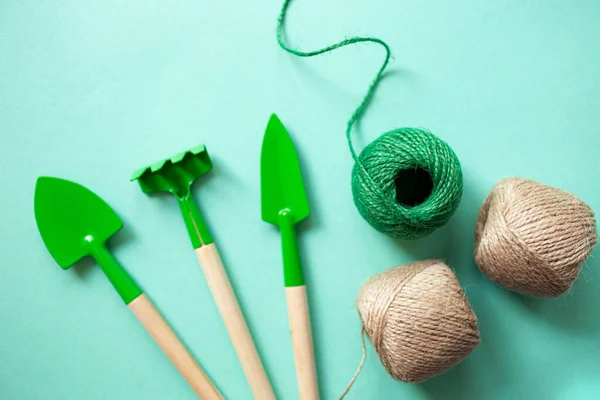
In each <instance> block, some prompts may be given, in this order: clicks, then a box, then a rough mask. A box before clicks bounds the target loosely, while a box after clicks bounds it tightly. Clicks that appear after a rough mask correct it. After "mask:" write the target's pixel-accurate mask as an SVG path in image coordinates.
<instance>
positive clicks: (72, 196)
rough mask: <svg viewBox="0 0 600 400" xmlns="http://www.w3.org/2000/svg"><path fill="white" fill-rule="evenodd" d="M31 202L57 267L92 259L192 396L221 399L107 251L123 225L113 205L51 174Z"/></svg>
mask: <svg viewBox="0 0 600 400" xmlns="http://www.w3.org/2000/svg"><path fill="white" fill-rule="evenodd" d="M34 204H35V219H36V222H37V226H38V229H39V231H40V234H41V236H42V239H43V241H44V243H45V245H46V247H47V248H48V251H49V252H50V254H51V255H52V257H54V259H55V260H56V262H57V263H58V265H60V267H61V268H63V269H65V270H66V269H69V268H70V267H71V266H72V265H73V264H75V263H76V262H77V261H79V260H80V259H81V258H83V257H86V256H92V257H93V258H95V259H96V262H97V263H98V264H99V265H100V267H101V268H102V270H103V271H104V273H105V274H106V276H107V277H108V280H109V281H110V282H111V283H112V285H113V286H114V287H115V289H116V290H117V292H118V293H119V295H120V296H121V298H122V299H123V301H124V302H125V304H127V306H128V307H129V309H130V310H131V311H132V312H133V314H134V315H135V316H136V317H137V319H138V320H139V321H140V322H141V324H142V325H143V327H144V328H145V329H146V330H147V331H148V333H149V334H150V336H152V338H153V339H154V340H155V341H156V343H157V344H158V345H159V346H160V348H161V349H162V350H163V351H164V352H165V354H166V355H167V357H169V359H170V360H171V362H172V363H173V365H175V367H176V368H177V369H178V370H179V372H180V373H181V374H182V375H183V377H184V378H185V379H186V381H187V382H188V383H189V384H190V386H191V387H192V389H193V390H194V391H195V392H196V394H197V395H198V396H199V397H200V398H201V399H205V400H220V399H223V396H221V394H220V393H219V391H218V390H217V389H216V388H215V386H214V385H213V384H212V382H211V381H210V380H209V379H208V377H207V376H206V374H205V373H204V371H202V369H201V368H200V366H198V364H197V363H196V361H195V360H194V358H193V357H192V355H191V354H190V353H189V352H188V351H187V349H186V348H185V346H184V345H183V344H182V343H181V341H180V340H179V339H178V338H177V336H176V335H175V333H174V332H173V330H172V329H171V328H170V327H169V325H168V324H167V323H166V321H165V320H164V319H163V318H162V316H161V315H160V314H159V312H158V311H157V310H156V308H155V307H154V305H153V304H152V303H151V302H150V300H149V299H148V298H147V297H146V295H145V294H144V293H143V292H142V289H140V287H139V286H138V285H137V283H135V281H134V280H133V278H132V277H131V276H129V274H127V272H126V271H125V270H124V269H123V267H121V265H119V263H118V262H117V260H116V259H115V258H114V257H113V256H112V254H111V253H110V252H109V251H108V249H107V247H106V241H107V240H108V239H109V238H110V237H111V236H112V235H114V234H115V233H116V232H117V231H119V230H120V229H121V227H122V226H123V222H121V220H120V219H119V217H118V216H117V214H116V213H115V212H114V211H113V210H112V208H110V206H109V205H108V204H106V203H105V202H104V200H102V199H101V198H100V197H98V196H97V195H95V194H94V193H92V192H91V191H89V190H88V189H86V188H85V187H83V186H81V185H79V184H77V183H74V182H70V181H67V180H64V179H59V178H50V177H40V178H38V180H37V183H36V187H35V200H34Z"/></svg>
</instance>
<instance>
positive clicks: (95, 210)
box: [34, 176, 123, 269]
mask: <svg viewBox="0 0 600 400" xmlns="http://www.w3.org/2000/svg"><path fill="white" fill-rule="evenodd" d="M34 210H35V220H36V223H37V226H38V230H39V231H40V235H41V236H42V240H43V241H44V244H45V245H46V247H47V248H48V251H49V252H50V254H51V255H52V257H53V258H54V259H55V260H56V262H57V263H58V265H60V266H61V268H63V269H68V268H69V267H70V266H72V265H73V264H75V263H76V262H77V261H78V260H80V259H81V258H83V257H85V256H87V255H90V252H91V249H92V246H93V245H99V244H100V245H101V244H104V243H105V242H106V240H107V239H108V238H110V237H111V236H112V235H114V234H115V233H116V232H117V231H118V230H119V229H121V227H122V226H123V222H122V221H121V219H120V218H119V217H118V216H117V214H116V213H115V212H114V211H113V209H112V208H110V206H109V205H108V204H106V203H105V202H104V200H102V199H101V198H100V197H98V196H97V195H96V194H94V193H93V192H91V191H90V190H89V189H87V188H85V187H83V186H81V185H79V184H77V183H75V182H71V181H67V180H64V179H60V178H52V177H46V176H44V177H40V178H38V180H37V182H36V185H35V197H34Z"/></svg>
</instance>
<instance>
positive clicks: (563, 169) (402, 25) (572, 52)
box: [0, 0, 600, 400]
mask: <svg viewBox="0 0 600 400" xmlns="http://www.w3.org/2000/svg"><path fill="white" fill-rule="evenodd" d="M246 3H247V4H246ZM246 3H243V4H244V5H237V6H236V5H235V4H233V3H232V2H216V1H207V0H203V1H189V0H186V1H180V2H166V1H161V2H147V1H141V0H134V1H128V2H122V1H115V0H106V1H98V0H94V1H85V2H82V1H61V2H36V1H30V0H29V1H28V0H24V1H9V0H4V1H0V138H1V139H2V142H1V143H2V144H1V146H0V179H1V181H0V182H1V183H2V188H3V195H2V196H1V197H0V221H1V223H2V228H1V229H0V321H1V322H0V399H2V400H34V399H35V400H37V399H51V400H54V399H76V400H79V399H86V400H97V399H111V400H112V399H144V400H164V399H170V400H171V399H193V398H194V395H193V393H192V391H191V390H190V389H189V388H188V386H187V385H186V384H185V382H184V381H183V379H181V378H180V376H179V375H178V373H177V372H176V370H175V369H174V368H173V367H172V366H171V365H170V363H169V362H168V361H167V359H166V358H165V357H164V355H163V354H162V353H161V352H160V350H159V349H158V348H157V347H156V346H155V345H154V343H153V342H152V341H151V339H150V338H149V337H148V336H147V335H146V333H145V332H144V331H143V329H142V328H141V327H140V326H139V324H138V323H137V321H136V320H135V318H134V317H133V316H132V315H131V314H130V313H129V312H128V310H127V309H126V308H125V306H124V305H123V304H122V301H121V299H120V298H119V296H118V295H117V294H116V293H115V292H114V290H113V289H112V287H111V286H110V284H109V282H108V281H107V279H106V278H105V277H104V276H103V274H102V271H101V270H100V269H99V268H98V267H97V266H95V265H93V264H92V263H90V262H84V263H83V265H79V266H77V267H75V268H73V269H71V270H69V271H66V272H65V271H61V269H60V268H59V267H58V265H56V264H55V262H54V261H53V260H52V258H51V257H50V255H49V254H48V253H47V251H46V249H45V248H44V245H43V243H42V240H41V238H40V237H39V234H38V232H37V229H36V226H35V220H34V215H33V191H34V185H35V179H36V178H37V177H38V176H39V175H54V176H60V177H64V178H66V179H70V180H74V181H77V182H79V183H82V184H84V185H86V186H88V187H89V188H90V189H92V190H93V191H95V192H96V193H98V194H99V195H101V196H102V197H103V198H104V199H105V200H106V201H107V202H108V203H109V204H111V205H112V206H113V207H114V208H115V210H116V211H117V212H118V213H119V215H120V216H121V217H122V218H123V220H124V222H125V228H124V230H123V231H122V232H120V233H119V234H118V235H117V236H116V237H115V238H114V239H113V240H112V241H111V249H112V250H113V252H114V254H115V256H116V257H117V258H118V259H119V261H121V262H122V263H123V264H124V266H125V267H126V268H127V269H128V270H129V271H130V272H131V274H132V275H133V276H134V277H135V279H136V280H137V281H138V282H139V283H140V284H141V285H142V287H143V288H144V289H145V291H146V292H147V293H148V294H149V296H150V297H152V299H153V300H154V301H155V303H156V304H157V306H158V307H159V308H160V310H161V311H162V312H163V313H164V314H165V315H166V317H167V319H168V320H169V322H170V323H171V324H172V325H173V326H174V328H175V329H176V330H177V332H178V333H179V334H180V335H181V337H182V338H183V339H184V341H185V342H186V343H187V345H188V346H189V347H190V349H191V351H192V352H193V353H194V354H195V355H196V356H197V358H198V360H199V361H200V362H201V363H202V364H203V365H204V367H205V368H206V370H207V371H208V373H209V374H210V375H211V377H212V378H213V379H214V381H215V382H216V384H217V385H218V386H219V387H220V388H221V389H222V390H223V392H224V394H225V396H226V397H227V398H230V399H240V400H242V399H250V398H251V396H250V392H249V389H248V386H247V384H246V382H245V379H244V376H243V373H242V370H241V368H240V366H239V364H238V363H237V361H236V356H235V353H234V351H233V349H232V347H231V346H230V344H229V339H228V337H227V335H226V332H225V329H224V327H223V325H222V324H221V321H220V319H219V316H218V313H217V310H216V308H215V307H214V304H213V302H212V299H211V296H210V294H209V292H208V289H207V287H206V283H205V281H204V278H203V276H202V273H201V270H200V268H199V267H198V265H197V262H196V259H195V256H194V253H193V251H192V249H191V246H190V244H189V240H188V238H187V233H186V229H185V226H184V224H183V222H182V221H181V217H180V215H179V210H178V206H177V203H176V201H175V200H174V199H172V198H170V197H168V196H159V197H158V198H152V199H149V198H147V196H146V195H145V194H143V193H142V192H141V191H140V189H139V187H138V185H137V184H135V183H130V182H129V177H130V176H131V173H132V172H133V171H134V170H135V169H137V168H139V167H141V166H144V165H147V164H149V163H151V162H153V161H156V160H158V159H161V158H164V157H168V156H170V155H171V154H174V153H177V152H179V151H182V150H185V149H187V148H190V147H193V146H195V145H197V144H199V143H204V144H206V145H207V147H208V150H209V152H210V155H211V157H212V159H213V161H214V170H213V171H212V172H211V173H210V174H209V175H208V176H207V177H206V179H202V182H201V183H200V184H198V185H197V186H196V188H195V195H196V198H197V200H198V202H199V204H200V206H201V208H202V210H203V212H204V214H205V215H206V219H207V222H208V224H209V225H210V227H211V229H212V232H213V235H214V238H215V241H216V242H217V243H218V244H219V246H220V248H221V251H222V256H223V258H224V261H225V264H226V266H227V268H228V270H229V273H230V276H231V279H232V280H233V282H234V286H235V288H236V289H237V292H238V294H239V297H240V300H241V302H242V303H243V307H244V309H245V311H246V315H247V317H248V321H249V324H250V326H251V329H252V331H253V333H254V336H255V338H256V341H257V343H258V346H259V348H260V352H261V354H262V356H263V359H264V362H265V364H266V367H267V369H268V372H269V374H270V376H271V378H272V380H273V383H274V386H275V388H276V390H277V393H278V394H279V398H281V399H295V398H297V395H296V392H295V390H296V386H295V376H294V369H293V362H292V353H291V348H290V339H289V332H288V327H287V314H286V308H285V301H284V292H283V288H282V271H281V254H280V248H279V246H280V244H279V233H278V232H277V231H276V230H275V229H274V228H273V227H272V226H270V225H268V224H266V223H264V222H262V221H261V218H260V196H259V192H260V185H259V155H260V146H261V140H262V137H263V132H264V128H265V125H266V123H267V120H268V118H269V116H270V115H271V113H273V112H276V113H277V114H278V115H279V116H280V118H281V119H282V121H283V122H284V123H285V124H286V127H287V128H288V129H289V130H290V133H291V134H292V135H293V138H294V140H295V144H296V146H297V148H298V150H299V152H300V156H301V163H302V165H303V172H304V175H305V179H306V183H307V189H308V191H309V199H310V201H311V209H312V210H313V214H312V215H311V217H310V218H309V220H307V221H306V223H305V224H304V229H303V231H302V232H301V233H300V234H299V238H300V241H301V243H300V246H301V251H302V253H303V264H304V265H305V268H306V273H305V275H306V279H307V285H308V287H309V291H310V299H311V306H312V316H313V324H314V335H315V340H316V348H317V360H318V368H319V376H320V381H321V390H322V398H323V399H336V398H337V397H338V396H339V395H340V394H341V392H342V391H343V389H344V388H345V386H346V384H347V383H348V381H349V379H350V378H351V376H352V374H353V373H354V370H355V368H356V366H357V364H358V362H359V360H360V357H361V348H360V338H359V332H360V324H359V319H358V317H357V313H356V309H355V306H354V299H355V295H356V293H357V291H358V289H359V287H360V286H361V284H362V283H363V282H364V281H365V280H366V279H367V278H368V277H369V276H371V275H373V274H375V273H377V272H380V271H383V270H385V269H387V268H389V267H392V266H394V265H397V264H401V263H405V262H409V261H412V260H417V259H423V258H429V257H442V258H444V259H446V260H447V262H448V263H449V264H450V265H451V266H452V267H453V268H454V269H455V270H456V272H457V274H458V276H459V278H460V281H461V284H462V285H463V287H465V288H466V292H467V295H468V297H469V299H470V300H471V302H472V304H473V307H474V309H475V311H476V313H477V315H478V317H479V321H480V328H481V337H482V341H481V345H480V346H479V348H478V349H477V350H476V351H475V352H474V353H473V354H472V355H471V356H470V357H469V358H468V359H467V360H466V361H465V362H464V363H462V364H461V365H460V366H458V367H457V368H455V369H453V370H452V371H451V372H448V373H446V374H444V375H441V376H439V377H436V378H434V379H431V380H430V381H428V382H427V383H424V384H416V385H407V384H402V383H399V382H396V381H394V380H393V379H392V378H390V377H389V376H388V375H387V374H386V373H385V371H384V369H383V367H382V366H381V364H380V362H379V360H378V359H377V356H376V355H375V353H374V351H373V349H372V347H371V346H370V345H369V348H368V358H367V362H366V366H365V369H364V371H363V373H362V374H361V375H360V377H359V379H358V381H357V382H356V385H355V387H354V388H353V389H352V391H351V393H350V395H349V397H348V398H349V399H360V400H365V399H366V400H370V399H373V400H379V399H411V400H412V399H473V400H479V399H486V400H496V399H511V400H514V399H544V400H554V399H561V400H562V399H584V400H587V399H596V398H598V396H599V393H600V379H599V377H600V361H599V360H600V311H599V307H598V305H599V304H600V286H599V285H600V262H599V261H598V250H596V251H595V252H594V253H593V256H592V258H591V259H590V260H588V262H587V264H586V265H585V267H584V268H583V272H582V276H581V278H580V279H579V280H578V281H577V283H576V284H575V286H574V288H573V290H572V291H571V292H570V293H568V294H566V295H565V296H563V297H560V298H558V299H553V300H536V299H531V298H526V297H523V296H519V295H515V294H512V293H510V292H508V291H505V290H503V289H502V288H500V287H497V286H496V285H494V284H492V283H491V282H490V281H488V280H487V279H486V278H485V277H484V276H482V275H481V273H480V272H479V271H478V269H477V268H476V267H475V265H474V263H473V258H472V250H473V227H474V222H475V217H476V213H477V210H478V207H479V205H480V204H481V202H482V201H483V199H484V197H485V195H486V194H487V192H488V191H489V190H490V189H491V187H492V186H493V184H494V183H495V182H496V181H497V180H498V179H500V178H503V177H508V176H514V175H518V176H523V177H527V178H531V179H535V180H539V181H542V182H544V183H547V184H550V185H554V186H557V187H560V188H563V189H566V190H569V191H571V192H573V193H575V194H576V195H578V196H579V197H581V198H582V199H583V200H585V201H586V202H588V203H589V204H590V205H591V206H592V207H593V208H594V209H596V210H600V189H599V183H598V178H599V176H600V175H599V173H598V159H599V158H600V134H599V130H600V128H599V127H600V112H599V110H600V73H599V71H600V40H599V38H600V24H599V23H598V21H600V3H598V2H597V1H594V0H581V1H577V2H567V1H558V0H550V1H530V2H522V1H517V0H505V1H499V2H477V1H469V2H450V1H442V0H435V1H434V0H432V1H426V2H419V1H405V0H402V1H391V0H373V1H369V2H367V1H351V2H350V1H341V0H335V1H329V2H325V4H322V3H323V2H321V1H318V0H296V1H295V2H294V3H295V4H292V8H291V10H290V19H289V25H288V32H289V38H290V39H291V43H293V44H295V45H299V46H300V47H302V48H307V49H312V48H316V47H319V46H322V45H324V44H329V43H332V42H333V41H335V40H337V39H339V38H342V37H344V36H347V35H351V34H353V33H357V34H361V33H368V34H371V35H375V36H379V37H381V38H383V39H385V40H386V41H387V42H388V43H389V44H390V45H391V47H392V49H393V51H394V55H395V60H394V61H393V62H392V64H391V69H390V71H389V73H388V74H387V75H386V77H385V79H384V81H383V84H382V85H381V86H380V89H379V90H378V91H377V93H376V97H375V101H374V102H373V107H372V108H371V109H370V110H369V113H368V114H367V116H366V118H365V119H364V120H363V122H362V124H361V125H360V131H359V132H358V133H357V135H356V143H357V145H359V146H364V145H365V144H367V143H368V142H369V141H371V140H373V139H374V138H376V137H377V135H378V134H379V133H381V132H384V131H387V130H390V129H393V128H397V127H400V126H423V127H426V128H428V129H430V130H431V131H432V132H434V133H435V134H436V135H439V136H440V137H441V138H443V139H444V140H445V141H447V142H448V143H449V144H450V145H451V146H452V147H453V148H454V150H455V151H456V153H457V155H458V157H459V158H460V160H461V162H462V166H463V169H464V175H465V194H464V198H463V201H462V203H461V205H460V207H459V209H458V211H457V212H456V214H455V216H454V217H453V218H452V219H451V221H450V222H449V223H448V225H447V226H445V227H444V228H442V229H440V230H438V231H436V232H435V233H434V234H432V235H431V236H429V237H427V238H424V239H422V240H418V241H415V242H401V241H394V240H391V239H389V238H387V237H385V236H383V235H381V234H379V233H377V232H376V231H374V230H373V229H371V228H370V227H369V226H368V225H367V223H366V222H365V221H363V220H362V219H361V218H360V216H359V215H358V212H357V210H356V209H355V207H354V205H353V203H352V199H351V193H350V171H351V167H352V160H351V157H350V155H349V152H348V150H347V148H346V141H345V138H344V128H345V123H346V120H347V119H348V117H349V115H350V113H351V112H352V110H353V109H354V107H355V106H356V105H357V103H358V102H359V100H360V99H361V98H362V96H363V94H364V90H365V89H366V87H367V85H368V82H369V81H370V79H371V77H372V75H373V74H374V73H375V72H376V70H377V68H378V66H379V64H380V62H381V57H383V53H382V51H381V49H380V48H378V47H376V46H359V47H356V48H353V49H345V50H341V51H339V52H336V53H334V54H332V55H329V56H322V57H320V58H316V59H311V60H305V59H298V58H295V57H292V56H290V55H289V54H287V53H285V52H284V51H282V50H281V49H279V47H278V46H277V43H276V41H275V18H276V16H277V13H278V11H279V7H280V2H279V1H276V0H269V1H266V0H256V1H253V2H252V4H250V3H249V2H246ZM239 4H242V3H241V2H240V3H239ZM340 277H341V279H340Z"/></svg>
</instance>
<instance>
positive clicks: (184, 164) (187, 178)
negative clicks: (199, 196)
mask: <svg viewBox="0 0 600 400" xmlns="http://www.w3.org/2000/svg"><path fill="white" fill-rule="evenodd" d="M211 169H212V162H211V160H210V157H209V156H208V152H207V151H206V148H205V147H204V146H203V145H200V146H197V147H194V148H192V149H190V150H188V151H185V152H183V153H179V154H177V155H175V156H173V157H171V158H169V159H166V160H163V161H159V162H157V163H154V164H152V165H150V166H148V167H145V168H142V169H140V170H138V171H136V172H135V173H134V174H133V176H132V178H131V180H132V181H134V180H137V181H138V182H139V184H140V187H141V188H142V191H143V192H144V193H155V192H170V193H172V194H173V195H174V196H175V198H176V199H177V202H178V203H179V207H180V209H181V213H182V215H183V219H184V221H185V225H186V227H187V231H188V234H189V236H190V239H191V240H192V245H193V246H194V249H195V251H196V256H197V258H198V261H199V262H200V266H201V268H202V270H203V272H204V276H205V277H206V281H207V283H208V286H209V288H210V291H211V293H212V295H213V297H214V299H215V303H216V304H217V308H218V309H219V312H220V313H221V318H222V319H223V322H224V324H225V327H226V329H227V331H228V332H229V336H230V338H231V342H232V343H233V347H234V348H235V350H236V352H237V355H238V357H239V359H240V362H241V364H242V368H243V370H244V373H245V374H246V379H248V383H249V385H250V389H251V390H252V393H253V395H254V397H255V398H256V399H260V400H275V394H274V393H273V389H272V388H271V384H270V383H269V379H268V378H267V374H266V373H265V369H264V367H263V365H262V363H261V361H260V357H259V355H258V351H257V350H256V346H255V345H254V342H253V341H252V336H251V335H250V331H249V330H248V326H247V325H246V321H245V320H244V315H243V314H242V310H241V309H240V305H239V304H238V301H237V299H236V297H235V293H234V292H233V288H232V287H231V283H230V281H229V278H228V277H227V272H226V271H225V268H224V267H223V262H222V261H221V257H220V256H219V252H218V251H217V247H216V246H215V243H214V242H213V239H212V237H211V236H210V233H209V232H208V228H207V227H206V224H205V223H204V220H203V219H202V216H201V214H200V210H199V209H198V206H197V205H196V203H195V202H194V198H193V196H192V193H191V190H190V187H191V185H192V183H193V182H194V181H195V180H196V179H197V178H198V177H200V176H201V175H203V174H205V173H207V172H208V171H210V170H211Z"/></svg>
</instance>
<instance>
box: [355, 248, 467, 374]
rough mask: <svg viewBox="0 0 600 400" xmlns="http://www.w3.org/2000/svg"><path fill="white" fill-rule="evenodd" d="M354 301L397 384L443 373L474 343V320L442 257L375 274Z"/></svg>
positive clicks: (385, 365) (465, 355)
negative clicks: (439, 259)
mask: <svg viewBox="0 0 600 400" xmlns="http://www.w3.org/2000/svg"><path fill="white" fill-rule="evenodd" d="M356 304H357V306H358V311H359V314H360V318H361V320H362V323H363V327H364V329H365V332H366V333H367V336H368V338H369V340H370V341H371V343H372V344H373V346H374V347H375V351H377V354H378V355H379V359H380V360H381V363H382V364H383V366H384V367H385V369H386V370H387V371H388V372H389V373H390V375H391V376H393V377H394V378H395V379H397V380H400V381H402V382H421V381H424V380H426V379H428V378H430V377H432V376H434V375H437V374H439V373H442V372H444V371H447V370H449V369H450V368H452V367H453V366H454V365H456V364H457V363H459V362H460V361H462V360H463V359H464V358H465V357H467V356H468V355H469V354H470V353H471V352H472V351H473V349H475V347H477V345H478V344H479V329H478V327H477V318H476V317H475V314H474V313H473V310H472V309H471V306H470V305H469V302H468V300H467V298H466V296H465V295H464V293H463V291H462V289H461V287H460V284H459V282H458V280H457V279H456V276H455V275H454V272H452V270H451V269H450V268H449V267H448V266H447V265H445V264H443V263H442V262H441V261H437V260H427V261H420V262H415V263H411V264H407V265H402V266H399V267H396V268H392V269H390V270H388V271H385V272H383V273H381V274H378V275H375V276H374V277H372V278H371V279H369V280H368V281H367V282H366V283H365V284H364V285H363V287H362V288H361V290H360V292H359V294H358V298H357V300H356Z"/></svg>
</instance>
